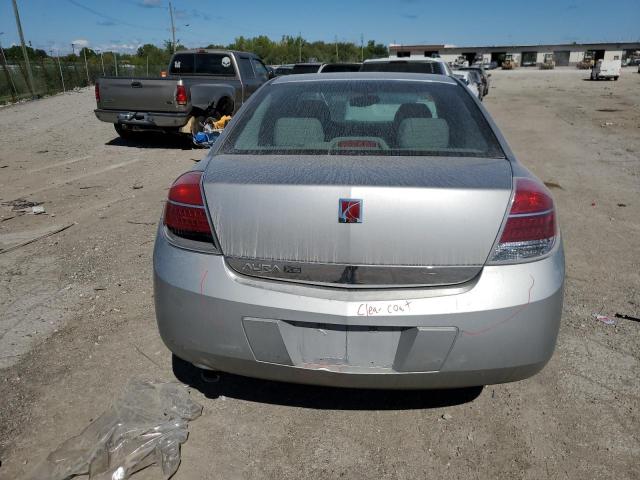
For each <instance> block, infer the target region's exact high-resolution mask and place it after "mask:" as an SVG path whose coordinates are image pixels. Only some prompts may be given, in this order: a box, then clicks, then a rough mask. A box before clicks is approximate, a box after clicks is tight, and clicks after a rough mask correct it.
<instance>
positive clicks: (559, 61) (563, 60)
mask: <svg viewBox="0 0 640 480" xmlns="http://www.w3.org/2000/svg"><path fill="white" fill-rule="evenodd" d="M553 58H554V60H555V61H556V65H557V66H559V67H566V66H568V65H569V50H556V51H555V52H553Z"/></svg>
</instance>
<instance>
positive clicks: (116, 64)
mask: <svg viewBox="0 0 640 480" xmlns="http://www.w3.org/2000/svg"><path fill="white" fill-rule="evenodd" d="M113 64H114V65H115V66H116V77H117V76H118V54H117V53H116V52H113Z"/></svg>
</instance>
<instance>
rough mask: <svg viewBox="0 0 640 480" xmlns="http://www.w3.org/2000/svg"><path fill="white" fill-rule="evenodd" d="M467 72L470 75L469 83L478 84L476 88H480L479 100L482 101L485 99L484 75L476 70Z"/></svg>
mask: <svg viewBox="0 0 640 480" xmlns="http://www.w3.org/2000/svg"><path fill="white" fill-rule="evenodd" d="M466 72H467V73H468V74H469V81H470V82H473V83H475V84H476V87H477V88H478V98H479V99H480V100H481V101H482V99H483V98H484V82H483V79H482V75H481V74H480V72H479V71H478V70H474V69H471V70H466Z"/></svg>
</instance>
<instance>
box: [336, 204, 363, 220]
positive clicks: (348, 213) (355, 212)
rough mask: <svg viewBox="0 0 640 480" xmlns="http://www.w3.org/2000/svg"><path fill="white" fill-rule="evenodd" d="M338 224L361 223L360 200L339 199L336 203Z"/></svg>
mask: <svg viewBox="0 0 640 480" xmlns="http://www.w3.org/2000/svg"><path fill="white" fill-rule="evenodd" d="M338 222H339V223H362V200H360V199H355V198H341V199H340V200H339V201H338Z"/></svg>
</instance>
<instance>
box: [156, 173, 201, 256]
mask: <svg viewBox="0 0 640 480" xmlns="http://www.w3.org/2000/svg"><path fill="white" fill-rule="evenodd" d="M201 177H202V172H187V173H185V174H183V175H181V176H180V177H178V179H177V180H176V181H175V182H173V185H171V188H170V189H169V199H168V200H167V204H166V207H165V210H164V224H165V226H166V227H167V229H168V230H169V231H170V232H171V233H172V234H173V235H174V236H176V237H180V238H185V239H188V240H193V241H197V242H207V243H210V244H212V243H213V235H212V233H211V227H210V226H209V220H208V219H207V212H206V209H205V206H204V201H203V200H202V192H201V190H200V179H201Z"/></svg>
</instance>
